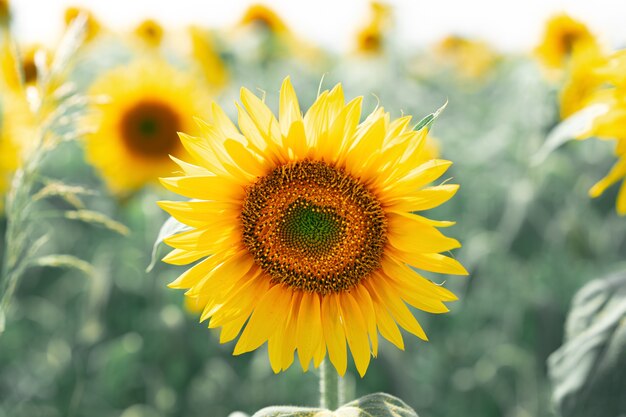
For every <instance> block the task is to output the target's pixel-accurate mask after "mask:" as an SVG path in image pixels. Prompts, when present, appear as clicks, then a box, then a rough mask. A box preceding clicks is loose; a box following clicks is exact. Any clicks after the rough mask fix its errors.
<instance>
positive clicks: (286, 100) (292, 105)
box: [278, 77, 302, 136]
mask: <svg viewBox="0 0 626 417" xmlns="http://www.w3.org/2000/svg"><path fill="white" fill-rule="evenodd" d="M278 120H279V123H280V130H281V133H282V134H283V136H287V134H288V133H289V130H290V129H291V124H292V123H294V122H296V121H301V120H302V113H301V111H300V104H299V103H298V97H297V96H296V92H295V91H294V89H293V86H292V85H291V79H290V78H289V77H287V78H285V80H284V81H283V85H282V86H281V87H280V103H279V110H278Z"/></svg>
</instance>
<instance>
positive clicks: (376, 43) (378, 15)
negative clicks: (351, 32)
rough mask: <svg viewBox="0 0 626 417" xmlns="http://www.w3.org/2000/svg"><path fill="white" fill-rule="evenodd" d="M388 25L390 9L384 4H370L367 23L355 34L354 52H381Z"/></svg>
mask: <svg viewBox="0 0 626 417" xmlns="http://www.w3.org/2000/svg"><path fill="white" fill-rule="evenodd" d="M390 25H391V7H390V6H389V5H387V4H385V3H381V2H376V1H375V2H371V3H370V18H369V21H367V22H366V24H365V25H363V27H362V28H361V29H359V30H358V32H357V34H356V51H357V52H360V53H372V54H376V53H380V52H382V51H383V49H384V44H385V37H386V32H387V30H388V29H389V27H390Z"/></svg>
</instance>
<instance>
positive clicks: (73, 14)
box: [64, 6, 102, 42]
mask: <svg viewBox="0 0 626 417" xmlns="http://www.w3.org/2000/svg"><path fill="white" fill-rule="evenodd" d="M81 13H82V14H84V15H85V16H86V17H87V21H86V23H85V41H87V42H89V41H91V40H93V39H95V38H96V36H98V35H99V34H100V32H101V31H102V25H101V24H100V22H99V21H98V19H97V18H96V17H95V16H94V14H93V13H92V12H91V11H90V10H88V9H86V8H82V7H75V6H72V7H68V8H67V9H65V14H64V21H65V26H66V27H67V26H69V25H70V23H72V21H73V20H74V19H76V18H77V17H78V15H80V14H81Z"/></svg>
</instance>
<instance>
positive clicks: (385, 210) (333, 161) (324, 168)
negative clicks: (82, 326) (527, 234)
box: [160, 79, 467, 375]
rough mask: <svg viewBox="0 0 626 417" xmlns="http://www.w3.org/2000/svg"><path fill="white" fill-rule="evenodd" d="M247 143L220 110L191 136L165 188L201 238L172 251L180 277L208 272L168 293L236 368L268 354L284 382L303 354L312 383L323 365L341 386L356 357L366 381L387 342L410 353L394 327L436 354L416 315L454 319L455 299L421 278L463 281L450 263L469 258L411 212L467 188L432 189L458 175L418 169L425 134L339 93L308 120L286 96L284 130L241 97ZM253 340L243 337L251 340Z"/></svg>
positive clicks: (185, 238)
mask: <svg viewBox="0 0 626 417" xmlns="http://www.w3.org/2000/svg"><path fill="white" fill-rule="evenodd" d="M241 101H242V103H243V107H238V109H239V123H238V124H239V129H238V128H237V127H236V126H235V125H234V124H233V123H232V122H231V121H230V120H229V119H228V117H227V116H226V115H225V114H224V112H223V111H222V110H221V109H220V108H219V107H218V106H217V105H214V106H213V121H212V122H211V123H206V122H199V124H200V126H201V127H202V136H201V137H194V136H189V135H186V134H181V135H180V137H181V141H182V143H183V145H184V146H185V149H186V150H187V151H188V152H189V154H190V155H191V156H192V157H193V158H194V160H195V164H190V163H187V162H181V163H180V167H181V169H182V170H183V171H184V175H182V176H178V177H170V178H162V179H161V182H162V183H163V185H164V186H165V187H166V188H167V189H169V190H171V191H173V192H175V193H178V194H181V195H184V196H186V197H189V198H192V199H194V200H191V201H187V202H180V201H178V202H175V201H162V202H160V206H161V207H162V208H163V209H164V210H166V211H167V212H169V213H170V214H171V215H172V216H173V217H174V218H176V219H178V220H179V221H181V222H182V223H184V224H187V225H189V226H191V228H192V229H191V230H189V231H186V232H183V233H179V234H176V235H174V236H171V237H169V238H168V239H166V243H167V244H168V245H170V246H172V247H174V248H175V249H174V250H173V251H172V252H171V253H170V254H169V255H167V256H166V257H165V258H164V261H165V262H169V263H172V264H176V265H184V264H189V263H191V262H195V261H198V260H201V261H200V262H198V263H197V264H196V265H194V266H193V267H191V268H189V269H188V270H187V271H186V272H185V273H183V274H182V275H181V276H180V277H179V278H178V279H176V280H175V281H174V282H172V283H171V284H170V287H172V288H181V289H188V291H187V292H186V296H187V297H188V298H189V299H190V300H188V301H187V302H188V303H189V302H191V301H193V299H195V303H196V304H195V305H196V306H202V307H203V312H202V315H201V320H206V319H209V318H210V322H209V327H210V328H215V327H221V335H220V341H221V342H222V343H226V342H229V341H232V340H233V339H235V338H237V336H238V335H239V334H240V333H241V334H240V335H239V340H238V342H237V344H236V346H235V349H234V354H235V355H239V354H242V353H244V352H249V351H252V350H255V349H257V348H258V347H260V346H261V345H262V344H264V343H265V342H267V343H268V349H269V359H270V363H271V366H272V369H273V370H274V372H279V371H281V370H285V369H287V368H288V367H290V366H291V364H292V363H293V360H294V352H295V351H296V350H297V352H298V357H299V360H300V364H301V366H302V368H303V369H304V370H307V369H308V368H309V366H310V363H311V361H313V364H314V366H316V367H317V366H319V364H320V363H321V361H322V359H323V358H324V357H325V355H326V352H328V356H329V358H330V361H331V363H332V364H333V365H334V366H335V368H336V369H337V371H338V372H339V373H340V374H342V375H343V374H344V373H345V371H346V368H347V348H346V341H347V345H348V347H349V349H350V351H351V352H352V356H353V357H354V361H355V364H356V368H357V370H358V372H359V374H360V375H364V374H365V372H366V370H367V368H368V365H369V362H370V358H371V356H372V355H374V356H376V355H377V353H378V333H380V334H381V335H382V336H383V337H384V338H386V339H387V340H389V341H390V342H391V343H393V344H394V345H396V346H397V347H398V348H400V349H403V348H404V342H403V339H402V335H401V333H400V331H399V329H398V326H397V325H398V324H399V325H400V326H401V327H403V328H404V329H406V330H407V331H409V332H410V333H412V334H414V335H416V336H417V337H419V338H421V339H424V340H426V339H427V338H426V334H425V333H424V330H423V329H422V327H421V326H420V325H419V323H418V322H417V320H416V319H415V317H414V316H413V314H412V313H411V311H410V310H409V308H408V307H407V304H409V305H411V306H413V307H416V308H418V309H421V310H424V311H427V312H431V313H444V312H447V311H448V308H447V307H446V305H445V304H444V302H447V301H453V300H456V299H457V298H456V297H455V296H454V294H452V293H451V292H450V291H448V290H447V289H445V288H443V287H442V286H439V285H436V284H434V283H433V282H431V281H429V280H428V279H426V278H424V277H422V276H421V275H420V274H419V273H418V272H416V271H415V270H413V269H412V267H415V268H418V269H421V270H425V271H431V272H438V273H445V274H466V273H467V272H466V271H465V269H464V268H463V266H461V264H460V263H459V262H457V261H456V260H455V259H453V258H451V257H449V256H446V255H443V254H441V252H446V251H449V250H451V249H454V248H458V247H459V246H460V244H459V242H458V241H457V240H455V239H452V238H449V237H446V236H444V235H443V234H442V233H441V232H440V231H439V230H438V227H446V226H450V225H452V224H453V223H452V222H447V221H435V220H431V219H428V218H426V217H423V216H421V215H418V214H415V213H414V212H417V211H422V210H428V209H430V208H433V207H436V206H438V205H440V204H442V203H443V202H445V201H447V200H448V199H449V198H451V197H452V196H453V195H454V193H455V192H456V190H457V188H458V186H457V185H453V184H447V183H446V184H443V185H432V186H431V185H430V184H431V183H432V182H433V181H435V180H436V179H437V178H439V177H440V176H441V175H443V173H444V172H445V171H446V170H447V169H448V167H449V166H450V164H451V162H449V161H444V160H439V159H434V160H429V161H427V162H424V163H422V164H419V165H416V163H415V160H416V159H419V157H420V154H421V152H422V147H423V145H424V140H425V137H426V134H427V132H426V129H421V130H420V131H413V130H411V129H410V128H409V124H410V120H411V118H410V117H402V118H400V119H397V120H390V117H389V114H388V113H385V112H384V110H383V109H382V108H379V109H377V110H376V111H374V112H373V113H372V114H370V115H369V116H368V117H367V118H366V119H365V121H363V122H362V123H359V120H360V118H361V102H362V97H359V98H356V99H354V100H352V101H350V102H349V103H347V104H346V103H345V102H344V96H343V91H342V88H341V85H337V86H336V87H335V88H333V89H332V90H331V91H330V92H329V91H324V92H323V93H321V94H320V95H319V97H318V98H317V100H316V101H315V103H314V104H313V105H312V106H311V108H310V109H309V110H308V112H307V113H306V114H305V115H304V116H303V115H302V113H301V112H300V105H299V104H298V99H297V97H296V94H295V91H294V90H293V87H292V85H291V83H290V81H289V79H286V80H285V81H284V82H283V85H282V88H281V93H280V106H279V107H280V108H279V117H278V119H276V118H275V117H274V115H273V114H272V112H271V111H270V110H269V108H268V107H267V106H266V105H265V104H264V103H263V102H262V101H261V100H260V99H259V98H257V97H256V96H255V95H253V94H252V93H251V92H250V91H248V90H246V89H242V90H241ZM242 329H243V330H242Z"/></svg>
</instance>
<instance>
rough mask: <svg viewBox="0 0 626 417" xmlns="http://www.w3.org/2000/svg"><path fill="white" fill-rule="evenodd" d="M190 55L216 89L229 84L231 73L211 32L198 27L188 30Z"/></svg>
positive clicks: (207, 80) (191, 27)
mask: <svg viewBox="0 0 626 417" xmlns="http://www.w3.org/2000/svg"><path fill="white" fill-rule="evenodd" d="M188 34H189V41H190V55H191V57H192V59H193V62H194V63H195V64H197V67H198V68H199V70H200V73H201V75H202V76H203V77H204V79H205V80H206V82H207V83H208V84H209V85H210V86H212V87H214V88H215V89H218V90H219V89H221V88H223V87H225V86H226V85H227V84H228V79H229V73H228V68H227V67H226V64H225V62H224V61H223V60H222V57H221V56H220V54H219V51H218V50H217V48H216V46H215V42H214V39H213V35H212V33H211V32H209V31H207V30H204V29H202V28H200V27H198V26H190V27H189V28H188Z"/></svg>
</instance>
